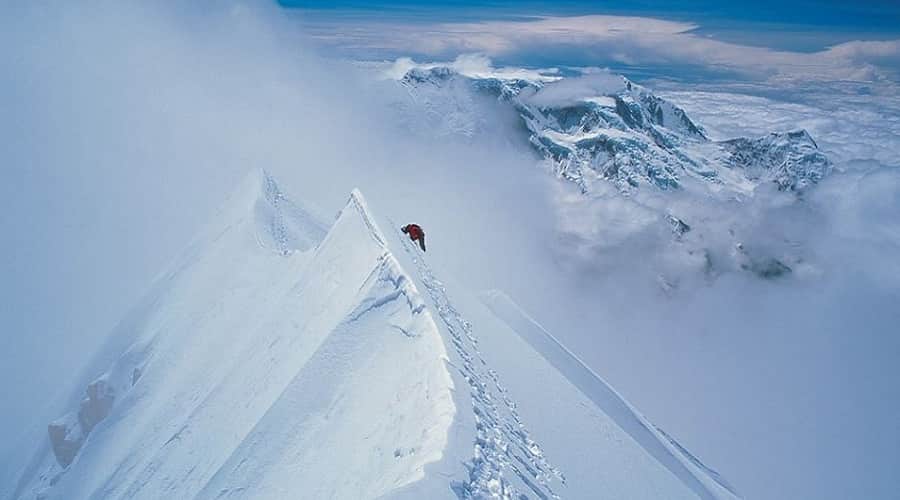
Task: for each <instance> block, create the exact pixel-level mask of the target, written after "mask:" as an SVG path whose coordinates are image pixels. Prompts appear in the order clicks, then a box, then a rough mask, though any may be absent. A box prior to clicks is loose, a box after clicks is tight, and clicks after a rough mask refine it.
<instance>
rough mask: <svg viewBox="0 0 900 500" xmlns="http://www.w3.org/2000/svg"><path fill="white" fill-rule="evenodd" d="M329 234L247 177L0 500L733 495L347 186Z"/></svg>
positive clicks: (536, 330)
mask: <svg viewBox="0 0 900 500" xmlns="http://www.w3.org/2000/svg"><path fill="white" fill-rule="evenodd" d="M325 227H326V226H325V224H323V223H322V221H321V219H320V218H319V217H317V216H315V215H313V214H312V212H311V211H309V210H308V209H305V208H303V207H301V206H299V205H297V204H294V203H292V202H290V201H289V199H288V198H287V197H286V196H285V195H284V194H283V193H282V192H281V191H280V190H279V188H278V187H277V185H276V184H275V182H274V181H273V180H272V179H271V178H270V177H269V176H268V175H266V174H265V173H257V174H254V175H252V176H251V177H250V178H249V179H248V181H247V182H246V183H245V185H244V186H243V187H242V188H241V190H239V191H238V193H237V194H236V195H235V196H234V197H233V198H232V200H231V202H230V204H229V205H228V206H227V207H226V208H225V209H224V210H222V211H220V213H219V215H218V216H217V218H216V220H215V221H214V222H213V223H212V224H210V226H209V227H208V228H207V230H206V231H204V233H203V234H201V235H200V236H199V237H198V238H197V240H196V241H194V242H193V244H192V245H191V246H190V248H189V249H188V251H187V252H186V253H185V254H184V256H183V257H182V258H181V259H180V260H179V261H178V262H177V263H176V265H175V266H174V267H173V269H172V270H171V271H169V272H168V273H166V274H164V275H163V276H162V277H161V278H160V280H159V282H158V283H157V284H156V285H155V286H154V288H153V290H152V292H151V294H150V295H149V296H148V298H147V300H145V301H143V302H142V303H141V304H140V305H139V306H138V308H137V309H136V310H135V311H134V312H133V313H132V314H130V315H129V317H128V318H127V320H126V321H123V323H122V324H121V325H120V327H119V328H117V330H116V331H115V332H113V335H112V338H111V340H110V346H112V348H113V349H114V348H115V346H116V345H123V343H124V344H128V343H130V347H128V348H127V349H121V350H118V353H119V355H118V356H117V357H116V359H117V360H116V361H115V362H113V363H112V365H111V366H110V365H106V366H96V367H94V370H95V371H94V372H93V373H92V374H91V376H90V377H88V378H86V379H85V380H83V381H76V382H78V384H79V385H78V387H77V390H76V391H75V393H74V394H73V398H72V402H71V412H70V413H69V414H67V415H66V416H64V417H62V418H60V419H59V420H58V421H55V422H53V423H51V424H50V425H49V428H48V435H47V436H45V437H44V439H43V440H42V443H41V444H40V446H38V447H37V450H36V451H33V450H32V452H33V456H32V457H31V458H30V459H29V460H28V461H27V463H23V466H22V470H21V473H20V475H19V477H20V479H19V481H18V482H17V483H16V484H10V485H0V486H2V487H3V491H2V492H0V493H3V496H4V497H6V498H13V499H18V498H65V499H77V498H164V497H171V498H378V497H390V498H516V499H522V498H555V497H562V498H598V497H605V498H646V499H657V498H667V499H676V498H734V497H735V495H734V493H733V492H732V490H731V489H730V487H728V486H727V484H726V483H724V482H723V481H722V480H721V478H719V477H718V475H717V474H715V473H714V472H712V471H711V470H709V469H708V468H706V467H705V466H703V465H702V464H701V463H700V462H699V461H698V460H697V459H696V458H694V457H692V456H691V455H690V454H688V453H687V452H686V451H684V449H683V448H682V447H680V446H678V445H677V443H675V442H674V440H672V439H671V438H669V437H668V436H667V435H665V434H664V433H663V432H662V431H660V430H658V429H657V428H656V427H654V426H652V425H651V424H649V423H648V422H647V420H646V419H645V418H644V417H642V416H641V415H640V414H638V413H637V412H636V411H634V409H633V408H632V407H631V406H630V405H629V404H628V403H627V402H625V401H624V400H623V399H621V397H620V396H618V394H616V393H615V391H613V390H612V389H610V388H609V387H608V386H607V385H606V384H605V383H603V381H602V380H601V379H599V378H598V377H597V376H596V375H594V374H593V372H590V370H588V369H586V368H585V367H584V366H583V365H581V364H580V362H579V361H578V360H577V358H575V357H574V356H573V355H571V353H568V351H566V350H565V348H563V347H561V346H559V344H558V343H556V342H555V340H554V339H553V338H552V337H551V336H550V335H549V334H547V333H546V332H545V331H543V329H541V328H540V327H539V326H538V325H537V324H536V323H534V322H533V321H532V320H530V319H529V318H528V317H527V315H525V314H524V313H523V312H521V310H520V309H518V308H517V306H515V305H513V304H512V303H511V302H510V301H509V300H508V299H503V300H500V299H498V297H503V296H502V294H501V295H498V294H499V292H495V293H494V294H490V295H489V296H487V298H486V299H485V300H484V302H483V301H482V300H479V299H477V298H476V296H475V295H474V294H470V293H465V292H464V290H463V289H462V288H461V287H458V286H455V285H452V284H450V283H449V282H448V281H442V280H439V279H438V277H437V272H438V271H436V270H434V269H432V268H431V267H430V266H429V265H428V264H427V263H426V261H425V259H424V255H423V254H421V253H420V252H419V251H418V249H417V248H416V247H415V246H414V245H412V244H411V242H409V241H408V240H407V239H405V238H402V235H401V234H400V233H399V231H397V230H396V226H395V225H394V224H393V222H392V221H390V220H389V219H381V218H378V217H376V216H375V215H374V214H373V212H372V211H370V210H369V209H368V207H367V205H366V202H365V201H364V200H363V198H362V195H361V194H360V193H359V192H354V193H353V194H352V195H351V196H350V200H349V202H348V203H347V205H346V207H345V208H344V209H343V210H342V211H341V212H340V214H339V215H338V217H337V220H336V221H335V222H334V224H333V225H332V226H331V228H330V229H328V230H326V229H325ZM382 228H386V229H387V231H383V230H382ZM114 350H115V349H114ZM23 456H27V454H25V453H23Z"/></svg>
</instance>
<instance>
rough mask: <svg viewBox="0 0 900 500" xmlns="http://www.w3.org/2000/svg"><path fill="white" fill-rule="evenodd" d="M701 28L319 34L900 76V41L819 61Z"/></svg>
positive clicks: (330, 38) (864, 45)
mask: <svg viewBox="0 0 900 500" xmlns="http://www.w3.org/2000/svg"><path fill="white" fill-rule="evenodd" d="M697 27H698V26H697V25H696V24H692V23H685V22H675V21H668V20H661V19H654V18H647V17H627V16H604V15H588V16H575V17H535V18H531V19H525V20H489V21H481V22H468V23H433V24H426V23H415V24H409V23H407V24H405V23H401V22H373V23H368V24H358V25H353V26H346V25H343V26H341V27H339V28H338V27H335V26H332V27H330V28H325V27H324V26H321V25H320V26H318V27H313V29H314V31H315V32H316V33H317V34H316V37H317V38H318V39H319V40H320V41H322V42H324V43H326V44H329V45H334V46H337V47H340V48H344V49H349V50H365V49H381V50H388V51H394V52H396V53H407V54H408V53H415V54H420V55H427V56H434V57H439V56H442V57H447V56H448V55H451V56H452V55H455V54H461V53H472V52H477V53H482V54H486V55H488V56H491V57H498V58H499V57H504V56H511V55H517V54H537V55H540V54H545V53H548V52H552V51H566V50H568V51H570V53H571V52H577V53H580V57H583V58H595V59H597V60H598V61H606V62H609V61H612V62H616V63H621V64H626V65H635V66H645V65H689V66H696V67H705V68H707V69H709V70H712V71H720V72H730V73H736V74H738V75H741V76H743V77H746V78H753V79H763V80H767V81H784V80H805V81H809V80H827V81H834V80H850V81H860V82H879V81H890V80H892V79H895V78H896V75H897V70H898V68H900V40H888V41H851V42H846V43H842V44H839V45H836V46H833V47H830V48H828V49H826V50H823V51H819V52H815V53H801V52H791V51H785V50H774V49H769V48H765V47H756V46H747V45H740V44H736V43H729V42H723V41H719V40H715V39H712V38H709V37H705V36H701V35H698V34H695V33H693V32H692V30H693V29H695V28H697Z"/></svg>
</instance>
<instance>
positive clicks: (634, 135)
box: [400, 66, 831, 193]
mask: <svg viewBox="0 0 900 500" xmlns="http://www.w3.org/2000/svg"><path fill="white" fill-rule="evenodd" d="M400 81H401V83H402V84H403V85H405V86H407V87H408V88H409V89H410V91H411V92H412V93H414V94H415V96H416V97H417V98H422V99H425V100H434V99H435V98H436V96H437V95H439V94H440V93H441V89H442V88H443V87H447V86H450V85H453V84H454V83H456V82H459V81H462V82H464V84H467V85H469V86H471V87H472V88H473V89H475V90H476V91H478V92H481V93H485V94H488V95H490V96H492V97H496V98H497V99H499V100H501V101H503V102H508V103H509V104H511V105H512V106H513V107H515V109H516V110H517V111H518V112H519V114H520V115H521V117H522V119H523V121H524V124H525V125H526V127H527V131H528V133H529V140H530V141H531V143H532V144H533V146H534V147H535V148H536V149H537V150H538V151H539V152H540V153H541V154H542V155H543V156H544V157H545V158H546V159H547V160H548V161H549V162H550V163H551V164H552V165H553V167H554V169H555V171H556V173H557V174H558V175H559V176H560V177H562V178H564V179H567V180H569V181H571V182H574V183H576V184H577V185H578V186H579V187H580V189H581V190H582V191H583V192H585V193H590V192H591V191H592V186H593V185H594V184H595V183H596V182H599V181H607V182H611V183H613V184H614V185H615V186H616V187H617V188H618V189H619V190H620V191H622V192H623V193H629V192H632V191H633V190H635V189H638V188H639V187H640V186H641V185H650V186H654V187H656V188H658V189H662V190H668V189H678V188H680V187H682V184H683V183H684V182H685V180H686V178H694V179H698V180H701V181H705V182H708V183H711V184H715V185H717V186H719V187H725V188H728V189H731V190H733V191H735V192H746V191H747V186H746V184H747V183H751V184H753V185H756V184H759V183H762V182H774V183H776V184H777V185H778V187H779V188H781V189H785V190H794V191H797V190H802V189H804V188H806V187H808V186H810V185H812V184H815V183H816V182H818V181H820V180H821V179H822V178H824V177H825V176H826V175H827V174H828V173H829V172H830V170H831V162H830V161H829V160H828V158H827V157H826V156H825V155H824V154H823V153H822V152H820V151H819V150H818V146H817V145H816V143H815V141H813V139H812V138H811V137H810V136H809V134H808V133H806V131H804V130H797V131H791V132H785V133H780V132H776V133H772V134H769V135H767V136H763V137H759V138H739V139H733V140H728V141H721V142H716V141H711V140H709V139H708V138H707V136H706V134H705V132H704V130H703V128H702V127H701V126H699V125H698V124H696V123H695V122H694V121H692V120H691V118H690V117H688V115H687V113H685V111H684V110H683V109H681V108H679V107H678V106H676V105H674V104H672V103H670V102H668V101H666V100H665V99H662V98H660V97H658V96H656V95H654V94H653V93H652V92H650V91H649V90H648V89H646V88H644V87H641V86H640V85H637V84H635V83H633V82H631V81H629V80H628V79H627V78H624V77H621V78H618V77H614V76H611V75H602V83H601V84H600V85H596V86H595V87H600V88H599V89H598V90H599V93H592V94H586V95H582V96H579V97H577V98H576V97H572V96H568V95H567V96H558V97H557V96H554V95H553V93H552V92H551V91H550V90H545V89H552V85H551V86H547V84H548V83H554V84H557V85H558V84H559V83H560V82H561V81H564V80H555V81H553V80H551V81H550V82H548V81H547V80H546V79H543V80H542V79H526V78H520V77H503V76H502V75H479V76H473V75H466V74H463V73H460V72H457V71H455V70H453V69H451V68H448V67H445V66H435V67H425V68H420V67H413V68H411V69H409V71H408V72H406V74H404V75H403V77H402V78H401V80H400ZM545 92H546V93H548V94H550V95H549V96H545V94H544V93H545ZM445 111H446V110H445ZM446 116H451V117H452V116H453V112H452V110H450V113H448V114H447V115H446ZM448 119H449V118H448ZM462 131H463V132H468V131H467V130H465V129H463V130H462ZM735 172H739V173H740V174H741V179H740V181H739V182H736V181H735V180H734V179H733V178H734V173H735Z"/></svg>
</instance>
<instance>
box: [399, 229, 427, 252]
mask: <svg viewBox="0 0 900 500" xmlns="http://www.w3.org/2000/svg"><path fill="white" fill-rule="evenodd" d="M400 230H401V231H403V232H404V233H406V234H408V235H409V239H411V240H413V241H418V242H419V246H420V247H422V251H423V252H424V251H425V231H422V228H421V227H419V225H418V224H407V225H405V226H403V228H401V229H400Z"/></svg>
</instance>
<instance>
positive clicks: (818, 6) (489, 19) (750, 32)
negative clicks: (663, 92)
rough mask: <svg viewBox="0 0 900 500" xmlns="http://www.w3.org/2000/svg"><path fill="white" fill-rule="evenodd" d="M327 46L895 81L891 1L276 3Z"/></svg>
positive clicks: (895, 18)
mask: <svg viewBox="0 0 900 500" xmlns="http://www.w3.org/2000/svg"><path fill="white" fill-rule="evenodd" d="M281 4H282V5H283V6H285V7H286V8H289V10H291V11H292V12H294V13H296V14H297V17H298V18H299V19H301V22H302V23H303V24H304V30H305V31H306V32H307V33H309V34H311V36H312V37H313V38H315V39H316V40H317V41H318V42H319V44H320V46H321V47H323V49H324V50H325V51H326V52H329V51H331V52H335V53H337V54H339V55H341V56H344V57H348V58H351V59H368V60H385V59H386V60H391V59H395V58H398V57H412V58H414V59H416V60H431V61H440V60H444V61H446V60H452V59H453V58H455V57H457V56H459V55H460V54H468V53H478V54H483V55H485V56H487V57H488V58H490V59H491V60H492V61H494V63H495V64H496V65H501V66H502V65H510V66H526V67H588V66H593V67H602V68H609V69H611V70H613V71H617V72H621V73H623V74H626V75H627V76H629V77H631V78H635V79H637V80H639V81H646V80H651V79H659V78H663V79H672V80H678V81H692V82H710V81H728V82H747V81H750V82H756V83H759V82H771V81H775V80H777V81H779V82H784V81H786V80H793V81H803V82H808V81H820V82H825V81H827V82H848V81H850V82H866V83H867V84H868V83H870V82H881V83H883V82H897V81H898V75H900V3H897V2H888V1H880V0H877V1H868V2H814V1H810V0H799V1H794V2H782V1H774V0H763V1H762V2H756V3H754V4H753V5H750V4H749V3H733V2H732V3H728V2H717V1H711V0H690V1H683V2H677V3H666V2H651V1H638V0H628V1H626V2H616V3H615V4H611V3H589V2H575V1H565V2H555V3H539V2H530V1H525V2H492V3H489V4H486V5H485V4H481V3H475V2H465V1H450V2H429V3H425V4H422V3H421V2H417V3H413V2H408V1H399V2H397V1H395V2H382V3H378V2H376V3H366V4H365V5H364V4H363V2H351V1H346V2H340V1H339V2H327V3H326V2H320V1H307V0H282V1H281Z"/></svg>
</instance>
